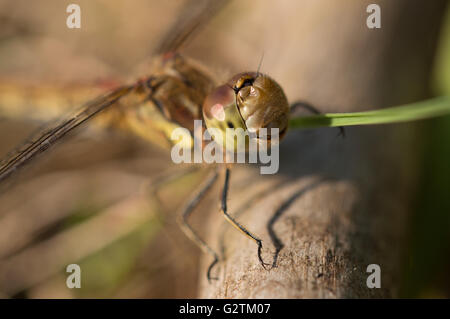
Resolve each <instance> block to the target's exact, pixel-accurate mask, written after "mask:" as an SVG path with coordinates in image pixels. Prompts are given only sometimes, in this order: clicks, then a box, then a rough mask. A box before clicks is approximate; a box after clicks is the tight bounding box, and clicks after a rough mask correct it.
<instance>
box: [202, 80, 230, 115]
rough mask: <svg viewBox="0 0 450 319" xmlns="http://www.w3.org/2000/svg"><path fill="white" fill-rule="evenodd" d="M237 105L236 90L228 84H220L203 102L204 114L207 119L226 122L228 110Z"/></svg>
mask: <svg viewBox="0 0 450 319" xmlns="http://www.w3.org/2000/svg"><path fill="white" fill-rule="evenodd" d="M235 105H236V95H235V93H234V90H233V89H232V88H230V87H228V86H227V85H222V86H219V87H217V88H216V89H215V90H214V91H213V92H211V94H209V95H208V96H207V97H206V99H205V102H204V103H203V116H204V117H205V120H206V121H208V120H209V121H215V122H216V121H219V122H224V121H225V120H226V113H227V111H228V110H229V109H230V108H235Z"/></svg>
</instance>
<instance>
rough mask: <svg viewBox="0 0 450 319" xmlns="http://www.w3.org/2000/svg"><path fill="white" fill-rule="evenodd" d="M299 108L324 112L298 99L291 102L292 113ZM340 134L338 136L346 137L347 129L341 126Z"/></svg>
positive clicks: (313, 111) (312, 111) (318, 112)
mask: <svg viewBox="0 0 450 319" xmlns="http://www.w3.org/2000/svg"><path fill="white" fill-rule="evenodd" d="M299 109H305V110H307V111H309V112H311V113H313V114H322V113H321V112H320V111H319V110H318V109H316V108H315V107H314V106H312V105H311V104H309V103H306V102H302V101H297V102H294V103H292V104H291V114H294V113H295V112H296V111H297V110H299ZM338 129H339V134H338V136H342V137H344V138H345V129H344V127H343V126H339V127H338Z"/></svg>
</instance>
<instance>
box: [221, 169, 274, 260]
mask: <svg viewBox="0 0 450 319" xmlns="http://www.w3.org/2000/svg"><path fill="white" fill-rule="evenodd" d="M230 175H231V171H230V169H229V168H228V167H227V168H226V170H225V182H224V185H223V191H222V201H221V212H222V214H223V216H224V217H225V219H226V220H227V221H228V222H229V223H230V224H231V225H233V226H234V227H235V228H237V229H238V230H239V231H241V232H242V233H243V234H244V235H245V236H247V237H249V238H250V239H253V240H254V241H255V242H256V244H257V245H258V259H259V261H260V263H261V265H262V266H263V268H264V269H267V268H266V266H269V265H270V264H267V263H265V262H264V261H263V259H262V257H261V252H262V241H261V239H259V238H258V237H256V236H255V235H253V234H252V233H251V232H249V231H248V230H247V229H246V228H245V227H244V226H242V225H241V224H239V223H238V222H237V221H236V220H235V219H234V218H233V217H232V216H231V215H230V214H228V210H227V198H228V189H229V182H230Z"/></svg>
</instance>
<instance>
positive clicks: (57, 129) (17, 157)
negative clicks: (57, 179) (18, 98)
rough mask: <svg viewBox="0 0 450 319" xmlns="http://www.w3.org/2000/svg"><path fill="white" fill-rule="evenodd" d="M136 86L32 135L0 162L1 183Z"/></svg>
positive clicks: (67, 116) (116, 92)
mask: <svg viewBox="0 0 450 319" xmlns="http://www.w3.org/2000/svg"><path fill="white" fill-rule="evenodd" d="M133 87H134V86H123V87H120V88H118V89H115V90H114V91H112V92H110V93H108V94H106V95H103V96H100V97H98V98H96V99H94V100H92V101H90V102H88V103H86V104H85V105H84V106H83V107H82V108H80V109H79V110H78V111H75V112H73V113H71V114H68V115H66V116H65V117H64V118H63V119H61V120H60V121H58V122H57V123H56V124H55V125H53V126H50V127H48V128H47V129H44V130H42V131H40V132H38V133H36V134H34V136H33V137H31V138H30V139H29V140H28V141H27V142H26V143H25V144H24V145H22V146H21V147H20V148H19V149H18V150H17V151H15V152H12V153H11V154H9V155H8V156H7V157H6V158H5V159H4V160H2V161H1V163H0V183H1V182H3V181H4V180H6V179H7V178H8V177H9V176H11V175H12V174H13V173H14V172H15V171H17V170H18V169H19V168H21V167H22V166H23V165H25V164H27V163H28V162H29V161H30V160H31V159H33V158H34V157H35V156H37V155H39V154H40V153H42V152H44V151H45V150H47V149H48V148H49V147H50V146H52V145H53V144H55V143H56V142H57V141H59V140H60V139H61V138H63V137H64V136H65V135H66V134H67V133H69V132H70V131H72V130H73V129H75V128H77V127H78V126H80V125H81V124H83V123H84V122H86V121H87V120H89V119H90V118H92V117H93V116H95V115H96V114H98V113H99V112H101V111H103V110H105V109H106V108H108V107H110V106H112V105H113V104H115V103H117V102H118V101H119V100H120V99H121V98H122V97H124V96H125V95H127V94H128V93H130V91H131V90H132V89H133Z"/></svg>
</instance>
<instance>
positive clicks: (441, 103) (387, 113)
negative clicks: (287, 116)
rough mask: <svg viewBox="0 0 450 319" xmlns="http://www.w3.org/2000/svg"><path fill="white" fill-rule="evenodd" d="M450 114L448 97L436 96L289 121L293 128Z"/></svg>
mask: <svg viewBox="0 0 450 319" xmlns="http://www.w3.org/2000/svg"><path fill="white" fill-rule="evenodd" d="M444 115H450V97H448V96H445V97H437V98H433V99H429V100H425V101H420V102H416V103H411V104H407V105H402V106H396V107H391V108H386V109H381V110H375V111H367V112H354V113H326V114H320V115H313V116H304V117H295V118H292V119H291V120H290V121H289V127H290V128H294V129H302V128H315V127H332V126H350V125H370V124H387V123H399V122H407V121H416V120H422V119H427V118H432V117H438V116H444Z"/></svg>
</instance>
